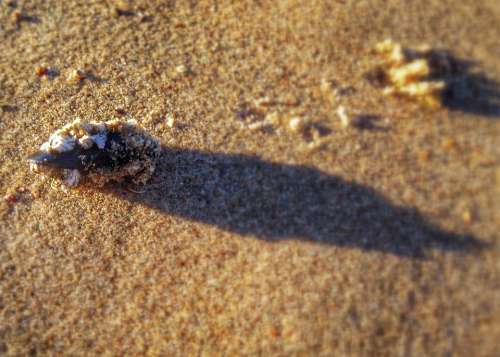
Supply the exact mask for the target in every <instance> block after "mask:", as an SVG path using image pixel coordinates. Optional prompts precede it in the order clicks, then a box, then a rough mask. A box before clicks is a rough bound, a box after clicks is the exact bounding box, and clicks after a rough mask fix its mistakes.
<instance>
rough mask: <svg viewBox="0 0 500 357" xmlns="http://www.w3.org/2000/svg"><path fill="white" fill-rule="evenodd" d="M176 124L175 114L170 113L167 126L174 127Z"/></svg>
mask: <svg viewBox="0 0 500 357" xmlns="http://www.w3.org/2000/svg"><path fill="white" fill-rule="evenodd" d="M174 125H175V117H174V115H173V114H168V115H167V126H168V127H169V128H173V127H174Z"/></svg>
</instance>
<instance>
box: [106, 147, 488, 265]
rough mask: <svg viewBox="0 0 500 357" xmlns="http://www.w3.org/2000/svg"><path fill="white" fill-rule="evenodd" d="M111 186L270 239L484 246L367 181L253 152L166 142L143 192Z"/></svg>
mask: <svg viewBox="0 0 500 357" xmlns="http://www.w3.org/2000/svg"><path fill="white" fill-rule="evenodd" d="M106 190H107V191H108V192H111V193H113V194H115V195H118V196H120V197H122V198H123V199H127V200H130V201H132V202H138V203H141V204H144V205H146V206H149V207H152V208H154V209H156V210H159V211H161V212H164V213H165V214H169V215H170V214H173V215H178V216H181V217H185V218H187V219H189V220H193V221H198V222H205V223H207V224H211V225H215V226H218V227H220V228H222V229H225V230H228V231H232V232H237V233H240V234H243V235H252V236H256V237H257V238H260V239H265V240H269V241H277V240H282V239H298V240H307V241H314V242H318V243H322V244H328V245H336V246H345V247H352V248H358V249H362V250H367V251H370V250H375V251H381V252H386V253H391V254H396V255H400V256H407V257H414V258H419V257H424V255H425V251H426V250H428V249H429V248H434V249H440V250H443V251H464V252H470V251H472V250H474V249H477V248H479V247H481V243H480V242H479V241H478V240H476V239H475V238H473V237H470V236H459V235H455V234H451V233H447V232H443V231H441V230H440V229H438V228H436V227H433V226H431V225H429V224H428V223H426V222H425V221H424V219H423V218H422V216H421V215H419V213H418V212H417V211H416V210H414V209H409V208H404V207H397V206H395V205H393V204H391V203H389V202H388V201H387V200H386V199H384V198H383V197H382V196H381V195H379V194H377V193H376V192H375V191H374V190H372V189H370V188H368V187H365V186H362V185H359V184H355V183H351V182H346V181H345V180H343V179H341V178H339V177H335V176H330V175H327V174H325V173H323V172H321V171H318V170H316V169H313V168H310V167H305V166H293V165H284V164H277V163H271V162H266V161H263V160H261V159H259V158H257V157H252V156H245V155H237V154H222V153H208V152H201V151H195V150H181V149H175V148H164V149H163V153H162V158H161V161H160V163H159V166H158V167H157V171H156V173H155V176H154V177H153V179H152V182H151V183H150V184H149V185H147V186H146V187H145V188H144V192H142V193H132V192H128V191H127V190H125V189H123V187H122V188H117V187H108V188H107V189H106Z"/></svg>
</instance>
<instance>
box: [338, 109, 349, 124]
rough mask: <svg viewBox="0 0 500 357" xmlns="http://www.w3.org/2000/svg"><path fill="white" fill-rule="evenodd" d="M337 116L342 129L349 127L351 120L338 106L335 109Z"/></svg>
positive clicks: (344, 110) (345, 111)
mask: <svg viewBox="0 0 500 357" xmlns="http://www.w3.org/2000/svg"><path fill="white" fill-rule="evenodd" d="M337 115H338V117H339V119H340V124H341V125H342V127H343V128H347V127H349V125H350V124H351V118H350V117H349V115H348V114H347V110H346V108H345V107H344V106H343V105H339V107H338V108H337Z"/></svg>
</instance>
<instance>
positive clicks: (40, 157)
mask: <svg viewBox="0 0 500 357" xmlns="http://www.w3.org/2000/svg"><path fill="white" fill-rule="evenodd" d="M133 156H134V155H133V153H130V152H129V150H128V149H127V146H126V144H125V142H124V141H123V139H122V138H121V136H120V134H119V133H109V134H108V137H107V140H106V145H105V147H104V148H103V149H99V148H98V147H97V145H95V144H94V145H92V147H90V148H89V149H84V148H83V147H82V146H80V145H79V144H77V145H75V147H74V149H73V150H70V151H66V152H63V153H55V152H54V153H51V152H46V151H38V152H36V153H34V154H33V155H30V156H28V158H27V160H28V162H31V163H35V164H37V165H42V166H46V167H50V168H54V169H69V170H79V171H81V172H85V171H89V170H91V169H109V170H114V169H115V168H117V167H119V166H122V165H124V164H126V163H127V162H128V161H130V159H131V158H133Z"/></svg>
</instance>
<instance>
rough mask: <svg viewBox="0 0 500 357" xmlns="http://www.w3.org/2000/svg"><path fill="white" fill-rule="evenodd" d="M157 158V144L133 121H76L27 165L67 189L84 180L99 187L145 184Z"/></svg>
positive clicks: (49, 142) (46, 143)
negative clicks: (124, 181) (58, 179)
mask: <svg viewBox="0 0 500 357" xmlns="http://www.w3.org/2000/svg"><path fill="white" fill-rule="evenodd" d="M159 155H160V144H159V143H158V141H157V140H155V139H154V138H152V137H151V136H150V135H148V134H147V133H146V132H145V131H144V130H143V129H142V128H141V127H139V126H138V125H137V123H136V122H135V121H127V122H123V121H120V120H111V121H106V122H99V123H82V122H81V121H80V120H79V119H76V120H75V121H73V122H72V123H70V124H68V125H65V126H64V127H62V128H61V129H58V130H56V131H55V132H54V133H53V134H52V135H51V136H50V137H49V140H47V142H45V143H43V144H42V145H41V147H40V151H39V152H37V153H36V154H34V155H32V156H30V157H29V158H28V162H29V165H30V170H31V171H32V172H36V173H41V174H47V175H49V176H53V177H58V178H60V179H62V180H63V183H64V184H65V185H66V186H68V187H75V186H78V184H80V182H82V181H83V180H86V181H90V182H92V183H93V184H95V185H98V186H103V185H104V184H105V183H107V182H109V181H117V182H120V181H123V180H124V179H130V180H131V181H132V182H133V183H135V184H145V183H146V182H147V181H148V180H149V179H150V177H151V176H152V174H153V172H154V170H155V166H156V161H157V159H158V157H159Z"/></svg>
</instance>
